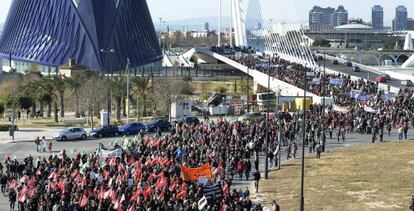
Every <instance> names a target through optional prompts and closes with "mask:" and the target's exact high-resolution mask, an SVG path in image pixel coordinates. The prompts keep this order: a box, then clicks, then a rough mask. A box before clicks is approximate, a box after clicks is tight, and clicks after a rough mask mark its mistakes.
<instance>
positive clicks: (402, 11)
mask: <svg viewBox="0 0 414 211" xmlns="http://www.w3.org/2000/svg"><path fill="white" fill-rule="evenodd" d="M407 22H408V12H407V8H406V7H404V6H402V5H400V6H398V7H397V8H396V9H395V19H394V21H393V30H394V31H404V30H407Z"/></svg>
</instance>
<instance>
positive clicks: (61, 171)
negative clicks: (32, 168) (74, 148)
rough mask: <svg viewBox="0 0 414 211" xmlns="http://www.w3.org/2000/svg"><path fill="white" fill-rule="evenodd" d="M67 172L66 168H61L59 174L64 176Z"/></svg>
mask: <svg viewBox="0 0 414 211" xmlns="http://www.w3.org/2000/svg"><path fill="white" fill-rule="evenodd" d="M65 171H66V169H65V168H60V169H59V172H58V174H60V175H62V174H64V173H65Z"/></svg>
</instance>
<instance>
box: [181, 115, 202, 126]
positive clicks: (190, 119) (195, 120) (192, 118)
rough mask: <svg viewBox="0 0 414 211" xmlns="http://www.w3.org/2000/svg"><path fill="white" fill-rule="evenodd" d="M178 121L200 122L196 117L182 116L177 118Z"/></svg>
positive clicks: (186, 122) (195, 123) (194, 123)
mask: <svg viewBox="0 0 414 211" xmlns="http://www.w3.org/2000/svg"><path fill="white" fill-rule="evenodd" d="M179 122H182V123H185V124H190V125H198V124H200V120H199V119H198V118H197V117H183V118H181V119H180V120H179Z"/></svg>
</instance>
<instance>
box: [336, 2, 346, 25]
mask: <svg viewBox="0 0 414 211" xmlns="http://www.w3.org/2000/svg"><path fill="white" fill-rule="evenodd" d="M335 12H336V14H335V15H336V17H335V19H336V26H340V25H345V24H347V23H348V11H347V10H346V9H345V8H344V6H342V5H341V6H339V7H338V9H337V10H336V11H335Z"/></svg>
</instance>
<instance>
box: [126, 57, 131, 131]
mask: <svg viewBox="0 0 414 211" xmlns="http://www.w3.org/2000/svg"><path fill="white" fill-rule="evenodd" d="M126 72H127V96H126V97H127V99H126V101H127V102H126V106H127V123H129V109H130V106H129V104H130V101H129V59H127V66H126Z"/></svg>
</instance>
